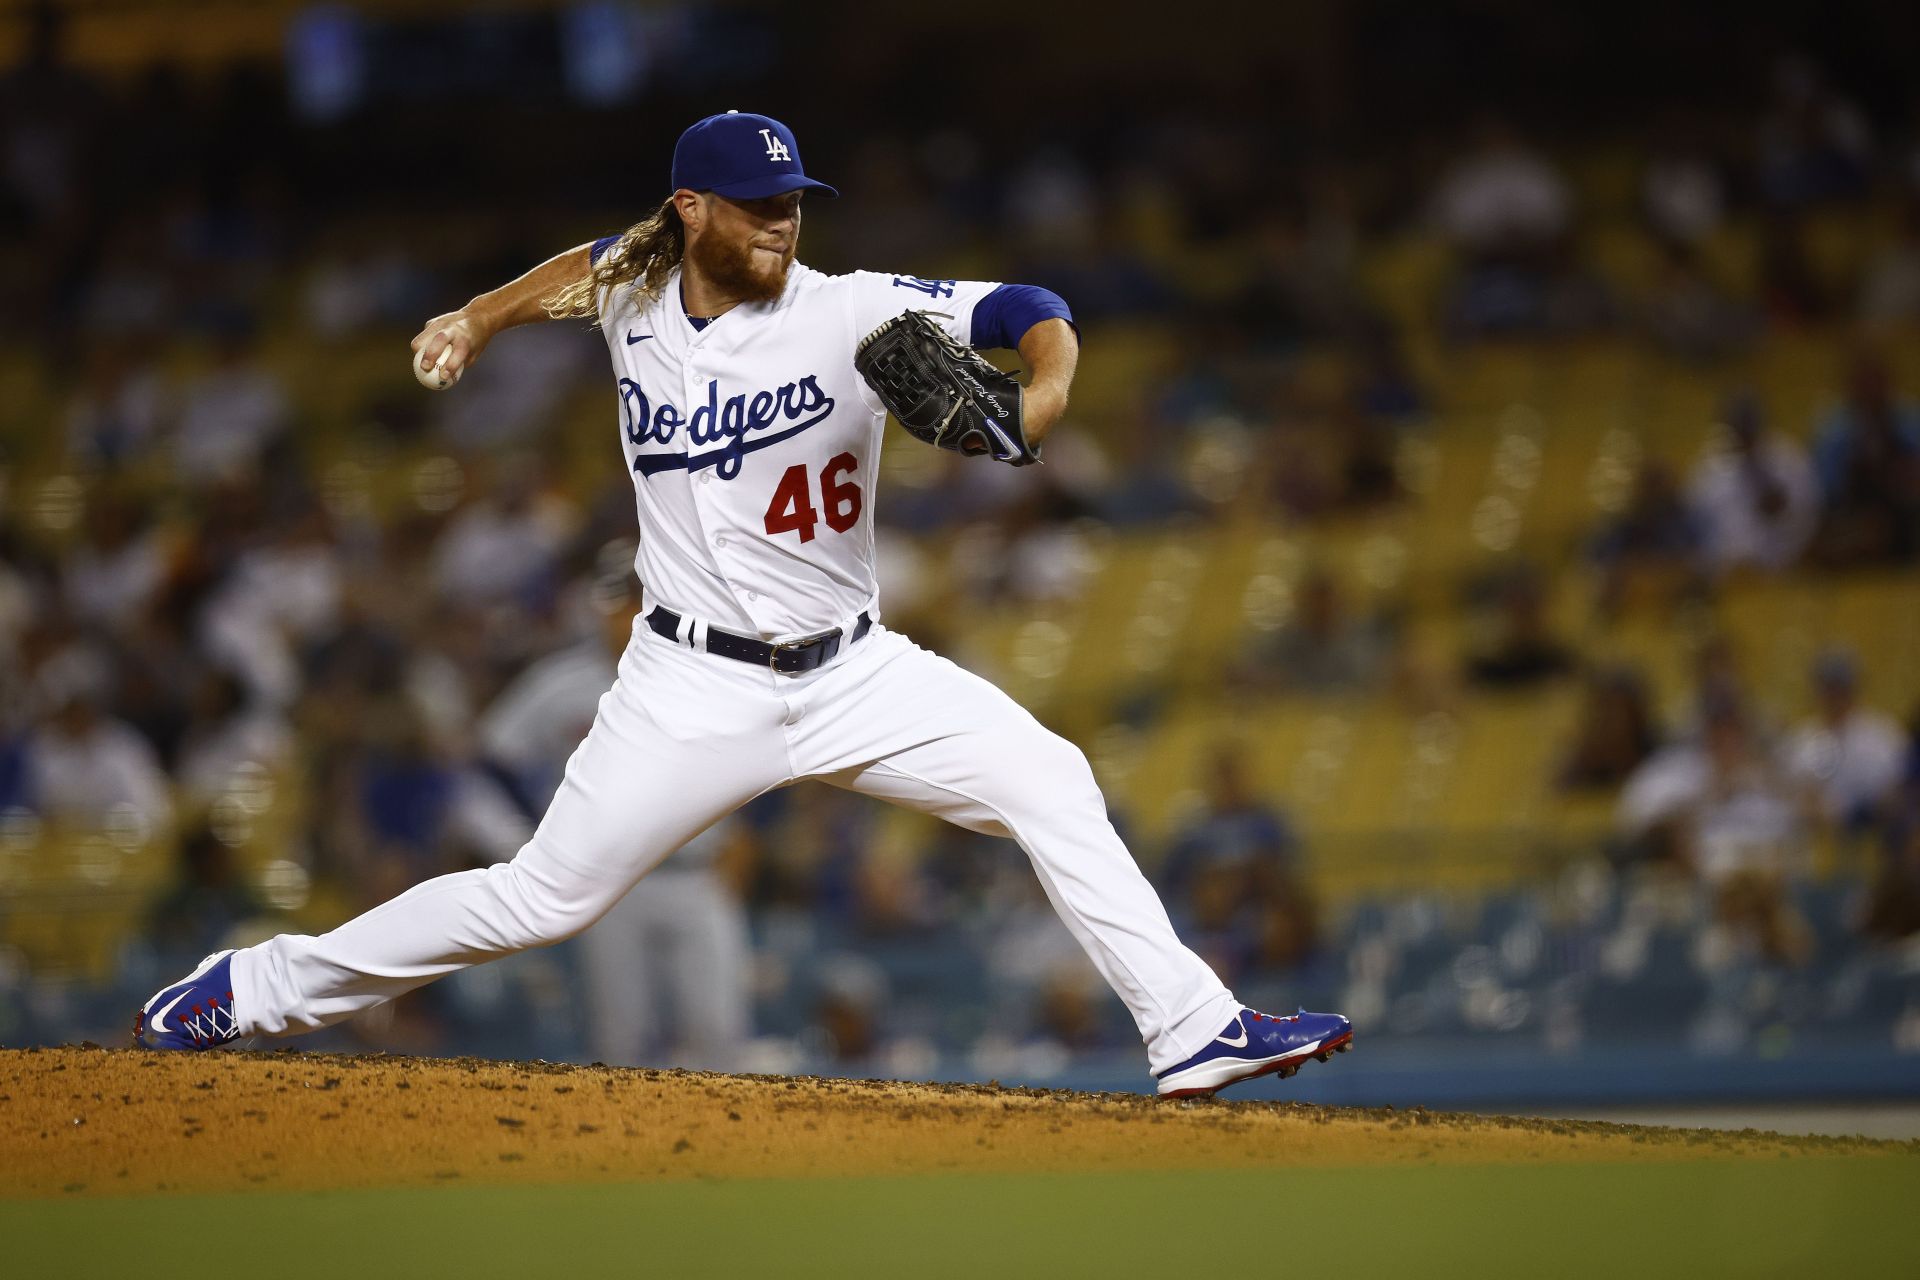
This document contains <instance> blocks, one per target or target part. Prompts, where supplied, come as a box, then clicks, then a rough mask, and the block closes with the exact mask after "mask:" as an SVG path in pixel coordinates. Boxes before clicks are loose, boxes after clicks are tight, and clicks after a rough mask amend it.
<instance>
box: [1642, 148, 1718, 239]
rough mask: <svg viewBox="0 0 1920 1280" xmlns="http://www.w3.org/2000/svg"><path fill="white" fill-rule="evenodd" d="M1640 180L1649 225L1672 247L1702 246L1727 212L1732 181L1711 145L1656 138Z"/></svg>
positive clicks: (1643, 205)
mask: <svg viewBox="0 0 1920 1280" xmlns="http://www.w3.org/2000/svg"><path fill="white" fill-rule="evenodd" d="M1654 147H1655V150H1654V152H1653V154H1652V155H1651V156H1650V157H1649V158H1648V160H1647V167H1646V170H1645V172H1644V173H1643V174H1642V175H1641V179H1640V207H1641V210H1642V212H1644V213H1645V215H1646V219H1647V225H1648V226H1649V227H1650V228H1652V230H1653V233H1654V235H1655V236H1657V237H1658V238H1659V239H1660V241H1661V242H1662V243H1663V244H1665V245H1667V246H1670V247H1684V248H1688V249H1692V248H1696V247H1698V246H1699V245H1700V244H1701V242H1703V241H1705V240H1706V239H1707V238H1708V237H1709V236H1711V235H1713V233H1714V232H1716V231H1718V230H1719V229H1720V225H1721V222H1722V220H1723V219H1724V218H1725V216H1726V204H1727V193H1726V183H1725V181H1724V180H1723V178H1722V177H1721V174H1720V171H1719V168H1718V167H1717V166H1716V165H1715V164H1714V162H1713V160H1712V158H1711V157H1710V156H1709V155H1708V154H1707V152H1706V149H1705V148H1703V147H1700V146H1698V145H1695V144H1693V143H1692V142H1690V141H1685V140H1680V139H1666V140H1655V142H1654Z"/></svg>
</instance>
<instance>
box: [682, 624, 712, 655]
mask: <svg viewBox="0 0 1920 1280" xmlns="http://www.w3.org/2000/svg"><path fill="white" fill-rule="evenodd" d="M692 623H693V625H692V626H690V627H688V628H687V644H688V645H689V646H691V647H692V648H695V649H698V650H700V651H701V652H702V653H705V652H706V649H707V620H706V619H705V618H694V619H692Z"/></svg>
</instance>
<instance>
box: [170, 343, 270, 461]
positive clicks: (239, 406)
mask: <svg viewBox="0 0 1920 1280" xmlns="http://www.w3.org/2000/svg"><path fill="white" fill-rule="evenodd" d="M292 418H293V411H292V406H291V404H290V403H289V402H288V399H287V393H286V390H285V388H284V387H283V386H282V385H281V383H280V378H279V376H278V375H277V374H275V373H274V372H273V371H272V370H271V369H269V368H267V367H266V366H265V365H264V364H262V363H261V362H260V359H259V357H258V355H257V353H256V352H255V349H254V345H253V337H252V335H251V334H250V333H248V332H246V331H244V330H241V329H234V330H231V331H229V332H228V333H226V334H224V335H223V336H222V337H221V338H220V339H219V342H218V345H217V346H216V347H215V349H214V365H213V367H212V368H211V369H209V370H207V371H206V372H204V373H202V374H200V375H199V376H197V377H195V378H192V379H190V380H189V381H188V382H187V384H186V385H185V386H184V387H182V388H181V392H180V421H179V424H178V427H177V429H176V432H175V437H174V446H173V459H174V465H175V466H176V467H177V468H178V469H179V472H180V475H181V477H182V478H183V479H184V480H185V481H186V482H187V483H188V484H191V485H199V484H204V483H206V482H208V481H210V480H215V479H233V478H236V477H240V476H245V475H248V474H250V473H251V472H252V471H253V469H254V468H255V467H256V466H257V465H258V463H259V461H260V457H261V455H262V454H263V453H264V452H265V451H266V449H267V447H268V446H269V445H271V444H272V443H273V442H274V441H275V440H276V439H278V438H279V437H280V436H281V434H283V433H284V432H285V431H286V430H287V428H288V427H289V426H290V425H291V423H292Z"/></svg>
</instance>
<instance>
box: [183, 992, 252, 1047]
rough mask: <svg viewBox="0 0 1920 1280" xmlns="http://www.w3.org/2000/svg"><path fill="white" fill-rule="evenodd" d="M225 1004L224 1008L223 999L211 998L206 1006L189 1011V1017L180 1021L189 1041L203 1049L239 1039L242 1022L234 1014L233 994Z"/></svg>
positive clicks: (228, 993) (228, 995) (196, 1006)
mask: <svg viewBox="0 0 1920 1280" xmlns="http://www.w3.org/2000/svg"><path fill="white" fill-rule="evenodd" d="M224 1003H225V1007H224V1008H222V1007H221V1005H222V997H220V996H210V997H209V998H208V999H207V1002H206V1004H204V1005H199V1004H196V1005H194V1006H193V1007H192V1008H191V1009H190V1010H188V1012H187V1016H186V1017H184V1018H182V1019H181V1020H180V1029H181V1030H182V1031H183V1032H185V1033H186V1036H187V1038H188V1039H189V1040H191V1041H193V1043H194V1044H196V1045H199V1046H200V1047H202V1048H210V1047H212V1046H214V1045H220V1044H225V1043H226V1042H227V1041H229V1040H232V1039H235V1038H237V1037H238V1036H239V1034H240V1020H239V1019H238V1018H237V1017H235V1016H234V1013H233V992H231V991H229V992H227V993H226V996H225V1001H224Z"/></svg>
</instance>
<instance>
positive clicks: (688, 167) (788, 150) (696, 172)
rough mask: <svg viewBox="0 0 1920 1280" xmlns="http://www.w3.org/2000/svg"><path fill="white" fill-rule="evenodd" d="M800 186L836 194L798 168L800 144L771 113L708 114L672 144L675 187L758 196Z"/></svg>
mask: <svg viewBox="0 0 1920 1280" xmlns="http://www.w3.org/2000/svg"><path fill="white" fill-rule="evenodd" d="M802 187H812V188H813V189H815V190H816V191H819V192H821V193H822V194H824V195H829V196H837V195H839V194H840V193H839V192H838V191H835V190H834V189H833V188H832V187H830V186H828V185H827V184H826V183H824V182H815V181H814V180H813V179H812V178H809V177H808V176H807V175H806V174H804V173H802V172H801V171H800V144H799V143H797V142H795V141H794V140H793V130H791V129H789V128H787V126H785V125H783V124H781V123H780V122H779V121H778V120H775V119H773V118H772V117H771V116H757V115H754V114H752V113H751V112H746V111H729V112H727V113H726V114H724V115H717V116H708V117H707V118H706V119H705V120H702V121H700V122H698V123H697V124H694V125H692V126H691V127H689V128H688V129H687V131H686V132H685V133H683V134H681V135H680V141H679V142H677V143H675V144H674V147H673V189H674V190H675V191H679V190H680V189H682V188H685V189H686V190H688V191H712V192H715V193H717V194H719V195H723V196H732V197H734V198H735V199H739V200H759V199H762V198H764V197H766V196H777V195H780V194H781V193H782V192H786V191H798V190H800V189H801V188H802Z"/></svg>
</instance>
